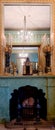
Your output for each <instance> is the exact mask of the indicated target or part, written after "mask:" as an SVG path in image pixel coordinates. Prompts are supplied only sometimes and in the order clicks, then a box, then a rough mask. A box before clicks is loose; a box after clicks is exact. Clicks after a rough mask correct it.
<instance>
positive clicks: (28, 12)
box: [4, 4, 51, 74]
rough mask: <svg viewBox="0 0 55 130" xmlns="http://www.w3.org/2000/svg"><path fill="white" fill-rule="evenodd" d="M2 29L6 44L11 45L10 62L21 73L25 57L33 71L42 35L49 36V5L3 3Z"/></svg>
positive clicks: (37, 58) (37, 60) (37, 59)
mask: <svg viewBox="0 0 55 130" xmlns="http://www.w3.org/2000/svg"><path fill="white" fill-rule="evenodd" d="M4 30H5V36H6V40H7V44H11V45H12V55H11V62H14V64H16V65H17V68H18V73H19V74H20V73H21V74H22V73H23V72H22V70H23V68H22V65H23V64H24V62H25V60H26V58H27V57H29V59H30V62H32V63H33V73H35V72H36V69H37V64H38V63H39V58H40V57H39V49H38V48H39V47H40V45H41V44H42V37H43V36H44V35H45V34H47V36H48V37H49V38H50V30H51V6H50V5H42V4H39V5H38V4H18V5H12V4H11V5H10V4H8V5H6V4H5V5H4ZM21 54H22V55H21Z"/></svg>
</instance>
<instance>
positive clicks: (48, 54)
mask: <svg viewBox="0 0 55 130" xmlns="http://www.w3.org/2000/svg"><path fill="white" fill-rule="evenodd" d="M43 52H44V54H45V61H46V63H45V72H46V73H48V72H51V52H52V47H51V45H50V44H48V45H46V46H44V47H43Z"/></svg>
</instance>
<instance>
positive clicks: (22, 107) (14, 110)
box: [9, 85, 47, 121]
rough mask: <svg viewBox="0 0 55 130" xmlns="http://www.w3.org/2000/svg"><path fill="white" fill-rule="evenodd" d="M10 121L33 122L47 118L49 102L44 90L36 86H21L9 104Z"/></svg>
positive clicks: (12, 94)
mask: <svg viewBox="0 0 55 130" xmlns="http://www.w3.org/2000/svg"><path fill="white" fill-rule="evenodd" d="M9 114H10V120H14V119H17V120H18V121H20V120H32V119H34V118H35V119H37V118H38V116H39V118H42V119H44V120H46V117H47V100H46V98H45V93H44V92H43V90H42V89H38V88H37V87H35V86H30V85H26V86H21V87H19V88H18V89H14V90H13V92H12V93H11V98H10V102H9Z"/></svg>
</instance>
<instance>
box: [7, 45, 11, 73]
mask: <svg viewBox="0 0 55 130" xmlns="http://www.w3.org/2000/svg"><path fill="white" fill-rule="evenodd" d="M11 52H12V47H11V45H6V47H5V72H8V73H9V70H10V57H11Z"/></svg>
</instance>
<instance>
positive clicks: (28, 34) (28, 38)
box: [18, 16, 33, 43]
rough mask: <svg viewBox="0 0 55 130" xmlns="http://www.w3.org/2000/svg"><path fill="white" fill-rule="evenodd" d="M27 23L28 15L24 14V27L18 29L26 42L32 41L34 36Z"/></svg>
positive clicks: (21, 37)
mask: <svg viewBox="0 0 55 130" xmlns="http://www.w3.org/2000/svg"><path fill="white" fill-rule="evenodd" d="M26 23H27V21H26V16H24V28H23V29H22V30H20V31H18V35H19V36H20V39H21V41H22V42H24V43H27V42H29V41H31V39H32V36H33V33H32V32H31V31H29V30H27V27H26Z"/></svg>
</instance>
